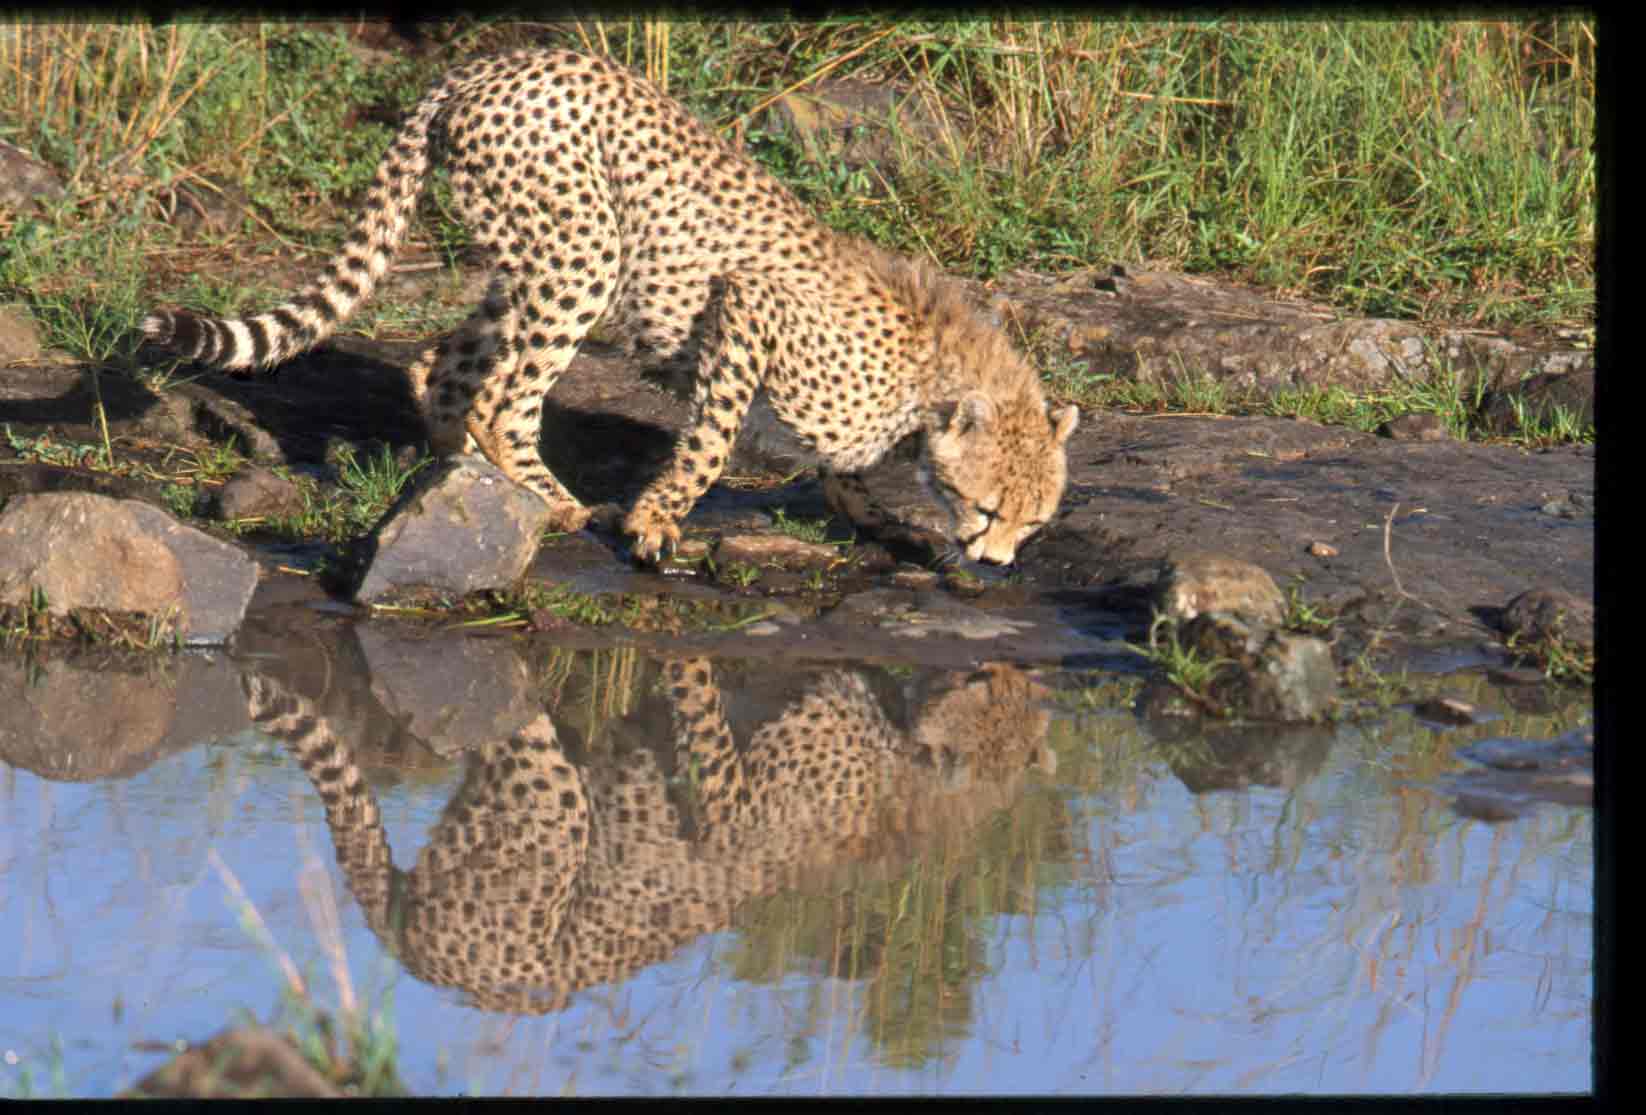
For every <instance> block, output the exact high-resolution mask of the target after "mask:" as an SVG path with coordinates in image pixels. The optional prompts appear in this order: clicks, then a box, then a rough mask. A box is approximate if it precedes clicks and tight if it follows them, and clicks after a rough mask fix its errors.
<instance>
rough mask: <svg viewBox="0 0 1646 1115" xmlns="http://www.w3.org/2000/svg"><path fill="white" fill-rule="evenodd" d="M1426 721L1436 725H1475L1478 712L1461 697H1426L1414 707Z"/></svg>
mask: <svg viewBox="0 0 1646 1115" xmlns="http://www.w3.org/2000/svg"><path fill="white" fill-rule="evenodd" d="M1412 711H1413V712H1414V713H1416V714H1417V715H1418V716H1420V717H1422V718H1423V719H1424V720H1428V721H1432V722H1433V723H1436V724H1453V725H1459V726H1461V725H1464V724H1473V723H1474V722H1475V717H1476V714H1477V712H1478V710H1477V709H1476V708H1475V706H1474V705H1471V704H1470V703H1469V702H1468V701H1465V700H1463V699H1462V698H1461V697H1445V696H1441V697H1426V698H1424V699H1423V700H1421V701H1419V702H1417V703H1416V704H1415V705H1413V706H1412Z"/></svg>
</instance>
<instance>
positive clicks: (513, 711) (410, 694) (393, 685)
mask: <svg viewBox="0 0 1646 1115" xmlns="http://www.w3.org/2000/svg"><path fill="white" fill-rule="evenodd" d="M355 634H356V637H357V638H358V639H359V641H360V649H361V651H362V652H363V654H364V658H365V662H366V667H367V670H368V671H369V675H370V677H371V691H372V695H373V696H374V697H376V698H377V700H378V702H379V703H380V704H381V705H382V706H383V708H384V710H385V711H387V712H388V714H389V715H390V716H391V717H393V718H394V720H395V721H396V722H397V723H399V724H400V725H401V726H402V727H403V728H404V729H405V730H406V731H408V732H410V733H411V734H412V735H413V736H415V737H416V738H417V739H418V740H419V741H421V742H422V743H423V744H425V745H426V746H428V748H429V749H430V750H432V751H434V752H435V753H436V754H437V755H440V756H442V757H445V758H450V757H452V756H454V755H457V754H459V753H460V752H463V751H465V750H468V749H469V748H471V747H474V746H476V745H477V744H478V743H479V742H480V741H483V740H490V739H500V738H507V737H508V736H510V735H513V734H514V733H515V732H516V731H518V730H519V729H520V728H522V727H524V726H525V725H526V724H529V723H530V722H531V721H532V719H533V718H534V717H536V716H537V715H538V714H539V713H541V712H542V707H541V706H540V705H539V704H538V702H537V701H536V700H534V699H533V694H532V679H531V676H530V674H529V672H528V670H527V668H526V663H525V660H524V659H522V658H521V656H520V652H519V650H518V649H517V648H516V646H515V644H514V643H512V642H507V641H503V640H498V639H476V638H467V639H452V638H450V637H438V636H434V637H424V638H420V637H418V636H416V635H407V634H402V633H400V632H397V631H395V630H394V629H393V628H385V627H382V626H380V625H374V624H362V625H360V626H359V628H358V629H357V630H356V632H355Z"/></svg>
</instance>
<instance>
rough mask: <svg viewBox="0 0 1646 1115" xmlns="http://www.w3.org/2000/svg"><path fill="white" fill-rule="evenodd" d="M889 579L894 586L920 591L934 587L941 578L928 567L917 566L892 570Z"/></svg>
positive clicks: (927, 590)
mask: <svg viewBox="0 0 1646 1115" xmlns="http://www.w3.org/2000/svg"><path fill="white" fill-rule="evenodd" d="M889 579H890V581H891V584H892V587H894V588H905V589H913V590H915V591H921V592H929V591H931V590H932V589H935V588H936V587H937V585H938V582H939V581H940V580H941V578H940V577H939V576H938V575H937V574H936V573H934V572H932V571H931V570H930V569H920V568H918V567H911V568H908V569H897V570H895V571H893V573H892V575H891V577H890V578H889Z"/></svg>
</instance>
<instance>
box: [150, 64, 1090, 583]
mask: <svg viewBox="0 0 1646 1115" xmlns="http://www.w3.org/2000/svg"><path fill="white" fill-rule="evenodd" d="M436 151H439V152H442V153H443V157H444V161H445V165H446V166H447V167H448V168H449V170H450V174H451V186H452V195H453V198H454V200H455V202H456V205H457V208H458V210H459V212H460V213H461V214H462V216H463V218H464V219H465V221H467V222H468V224H469V226H470V227H471V229H472V230H473V233H474V236H475V239H476V240H477V241H478V242H479V243H480V244H481V245H483V246H484V247H485V248H486V249H488V251H489V252H490V255H491V257H492V265H493V269H494V270H493V276H492V279H491V282H490V284H489V286H488V289H487V292H486V295H485V297H484V298H483V300H482V301H481V304H480V306H479V307H478V309H476V310H475V312H474V313H473V314H472V315H471V316H470V317H469V318H468V319H467V320H466V321H465V322H464V323H463V324H462V325H460V326H459V327H458V329H457V330H456V331H455V332H454V333H453V334H452V335H451V336H449V337H447V338H445V339H443V340H441V341H440V342H439V343H437V344H435V345H433V346H432V347H430V348H429V349H428V350H427V351H425V352H424V353H423V355H422V356H421V357H420V358H419V359H418V360H417V362H416V363H415V364H414V365H413V366H412V368H411V370H410V376H411V379H412V386H413V390H414V393H415V394H416V396H417V398H418V401H419V405H420V407H421V409H422V411H423V414H424V417H425V420H426V422H427V424H428V432H429V440H430V444H431V446H432V448H433V449H434V451H435V452H436V453H437V454H439V455H442V456H445V455H449V454H452V453H456V452H462V451H474V450H478V451H480V452H481V453H483V454H485V456H486V457H487V458H488V459H489V460H490V461H491V462H492V463H493V464H495V465H496V466H497V467H498V468H500V469H501V470H502V471H503V472H504V473H506V474H507V475H508V476H510V477H511V478H512V479H514V480H515V481H517V482H518V483H520V484H523V485H525V486H526V487H528V488H530V489H532V490H533V491H535V492H537V493H538V494H539V495H541V496H542V497H543V498H544V499H545V500H547V501H548V503H549V504H550V506H551V507H552V508H553V510H554V521H555V525H557V526H558V527H560V528H562V529H576V528H578V527H581V526H583V525H584V524H585V523H586V522H587V520H588V519H589V516H590V514H591V511H590V509H589V508H587V507H585V506H584V505H583V504H582V503H580V502H579V501H578V500H577V498H576V497H575V496H574V495H572V493H571V492H570V491H568V490H567V489H566V487H565V486H564V485H562V484H561V483H560V481H559V480H558V479H556V478H555V476H554V475H553V473H551V472H550V471H549V469H548V468H547V467H546V466H545V465H544V463H543V460H542V458H541V457H540V455H539V453H538V438H539V435H540V425H541V412H542V406H543V399H544V396H545V395H546V394H547V392H548V391H549V389H550V388H551V387H552V386H553V384H554V382H555V380H556V379H558V378H559V376H560V374H561V373H562V372H563V371H565V369H566V367H567V366H568V365H569V364H570V362H571V359H572V356H573V355H574V354H575V352H576V350H577V347H578V344H579V343H580V342H581V341H582V339H583V338H584V336H585V335H586V334H587V333H588V331H589V329H590V328H591V327H592V326H593V325H594V324H595V323H596V322H597V321H601V320H604V321H605V323H606V324H607V326H608V327H610V329H611V332H612V333H614V334H615V335H619V336H621V337H623V338H624V340H625V341H626V343H627V344H628V345H629V347H630V350H631V352H632V353H633V354H634V355H636V356H637V357H640V358H642V359H643V360H644V361H645V362H647V363H649V364H652V365H655V366H660V367H663V368H671V367H672V368H677V369H682V370H685V371H688V372H689V373H691V375H690V379H689V382H691V383H692V385H693V386H692V391H693V404H694V406H693V414H692V417H691V419H690V422H689V424H688V426H687V428H686V429H685V430H684V431H683V432H682V434H681V435H680V438H679V442H678V444H677V446H676V448H675V452H674V455H673V458H672V460H671V461H670V463H669V464H668V465H667V466H666V467H665V469H664V470H663V472H662V474H661V475H660V476H658V477H657V478H656V480H655V481H654V482H653V483H651V484H650V485H649V486H648V487H647V488H646V489H645V491H644V492H643V493H642V494H641V495H640V497H639V498H638V500H637V501H636V503H635V505H634V507H633V509H632V510H631V511H630V512H629V514H628V515H627V517H626V518H625V519H624V521H623V526H624V529H625V530H626V531H627V532H628V533H629V534H630V535H632V536H633V537H634V539H635V543H636V546H635V548H636V552H637V553H638V554H640V555H641V556H644V557H655V556H657V555H659V554H661V553H662V552H663V550H664V549H665V548H666V547H669V546H672V545H673V544H675V543H676V542H677V541H678V540H679V536H680V523H681V521H682V520H683V519H684V518H685V516H686V514H687V513H688V512H689V511H690V510H691V508H692V506H693V505H694V504H695V503H696V501H697V500H698V498H699V497H700V496H702V494H703V493H704V492H705V491H707V490H708V488H709V486H710V485H711V484H713V483H714V481H715V480H716V479H717V478H718V477H719V476H720V474H721V472H722V470H723V469H724V468H725V466H726V461H727V458H728V456H729V454H730V451H731V448H732V444H733V442H734V441H735V440H736V438H737V436H738V433H739V431H740V430H741V429H742V428H743V427H744V426H745V423H746V420H747V421H749V422H752V423H753V424H756V425H761V426H764V427H775V428H777V429H779V430H781V431H782V432H783V433H785V434H786V436H787V437H788V438H789V439H790V441H791V444H793V446H794V447H795V448H796V449H798V450H799V451H800V452H801V453H803V454H805V455H808V456H809V457H810V459H812V460H814V461H815V462H816V463H817V464H818V465H819V466H820V467H821V469H822V474H823V481H824V491H825V495H826V496H827V498H828V500H829V502H830V504H831V506H833V507H834V508H835V509H836V510H839V511H841V512H842V513H844V514H846V515H848V516H849V517H851V518H852V519H853V520H854V521H856V522H858V523H860V524H862V525H863V526H865V527H867V528H870V529H878V528H881V527H884V526H886V525H887V523H888V516H887V514H886V512H885V511H884V510H883V509H881V508H880V507H878V506H877V505H876V504H875V503H874V501H873V500H872V499H871V498H870V497H869V495H868V491H867V488H866V487H865V485H864V484H863V482H862V479H861V475H860V474H861V473H862V472H863V471H864V470H865V469H867V468H868V467H869V466H871V465H873V464H874V463H876V462H877V461H879V460H880V459H881V458H882V457H884V456H885V455H886V453H887V452H888V451H889V450H890V449H891V448H892V446H893V445H895V444H896V443H897V442H898V441H899V440H901V439H902V438H903V437H905V436H906V435H909V434H911V433H915V432H923V433H924V435H925V452H924V455H923V467H922V476H923V477H924V478H925V479H926V481H927V483H928V487H929V489H930V491H931V492H932V494H933V495H934V496H935V497H936V499H937V500H938V501H939V502H940V504H941V505H942V506H943V507H944V508H946V509H947V511H948V512H949V514H950V518H951V534H952V535H953V537H954V538H955V540H956V541H957V542H958V543H959V545H960V547H961V548H962V549H963V550H964V551H965V552H966V554H967V555H968V556H969V557H971V558H972V559H974V560H985V561H991V562H997V563H1006V562H1010V561H1012V560H1013V559H1014V557H1015V555H1016V552H1017V548H1018V547H1019V546H1020V545H1021V544H1022V542H1023V541H1024V539H1025V538H1027V537H1028V536H1029V535H1030V534H1032V533H1033V532H1034V531H1035V530H1036V529H1038V528H1039V527H1040V526H1041V525H1043V524H1044V523H1045V522H1046V521H1047V520H1048V519H1049V518H1050V517H1051V516H1052V514H1053V513H1054V512H1055V511H1056V508H1057V505H1058V502H1059V500H1060V499H1061V497H1062V493H1063V488H1064V483H1065V479H1066V469H1065V460H1064V443H1065V442H1066V441H1067V440H1068V437H1069V435H1070V433H1072V432H1073V430H1074V427H1075V423H1076V421H1077V420H1078V413H1077V411H1076V410H1075V408H1074V407H1072V406H1069V407H1064V408H1062V409H1061V410H1057V411H1055V412H1048V409H1047V405H1046V400H1045V397H1044V395H1043V394H1042V391H1041V387H1040V382H1039V379H1038V376H1037V375H1036V374H1035V372H1034V369H1033V368H1032V367H1031V366H1029V364H1028V363H1027V362H1026V361H1024V359H1023V358H1022V357H1021V356H1020V355H1019V354H1018V353H1017V352H1016V351H1015V350H1014V349H1013V347H1012V346H1011V345H1010V344H1009V343H1008V342H1007V341H1006V339H1005V338H1004V337H1003V336H1002V335H1001V333H1000V331H999V330H998V329H996V328H995V327H993V326H992V325H991V324H989V323H988V322H986V321H984V320H983V319H982V318H980V317H979V316H977V315H976V314H975V313H974V312H973V310H972V309H971V308H970V306H969V305H968V304H967V301H966V298H965V297H964V295H963V294H962V293H961V292H960V290H959V288H958V287H956V286H955V285H954V284H952V283H950V282H949V281H947V280H945V279H944V278H942V277H941V276H940V275H938V274H937V273H936V272H935V271H933V270H931V269H929V268H927V267H925V266H923V265H920V264H916V263H913V262H911V261H909V260H906V259H903V258H900V257H897V256H894V255H891V254H889V253H886V252H883V251H880V250H879V249H877V248H875V247H873V246H872V245H869V244H867V243H865V242H863V241H860V240H856V239H853V238H849V237H844V236H841V235H838V234H836V233H834V232H832V231H830V230H829V229H827V228H826V227H824V226H823V225H822V224H820V223H819V222H818V221H817V219H816V217H815V216H814V215H813V214H812V213H811V212H810V211H809V210H807V209H806V207H805V206H804V205H802V204H801V203H800V202H799V201H798V200H797V199H796V198H795V197H794V196H793V195H792V194H790V193H789V192H788V191H787V190H786V189H784V188H783V186H781V185H780V184H779V183H778V182H777V181H776V180H775V179H773V178H772V177H771V176H770V175H769V174H767V173H766V172H765V171H764V170H763V169H761V168H760V167H759V166H757V165H756V164H754V163H753V162H752V161H750V160H749V159H748V158H747V157H746V156H745V155H743V154H742V153H741V152H739V151H737V150H735V149H733V148H732V147H731V146H729V145H728V144H727V143H725V142H724V141H722V140H721V139H720V138H719V137H717V136H716V135H714V134H713V133H712V132H711V131H710V130H708V129H707V128H705V127H704V126H703V125H702V124H701V123H699V122H698V121H697V120H696V119H694V118H693V117H692V116H691V115H690V114H688V113H687V112H686V111H685V110H684V109H683V108H682V107H681V106H680V105H679V104H678V103H676V102H675V101H674V100H672V99H670V98H669V97H667V96H665V95H663V94H662V93H661V92H659V91H658V90H657V89H656V88H654V87H653V86H652V85H650V84H648V83H647V82H646V81H644V80H643V79H641V78H640V77H638V76H636V75H634V74H632V73H630V72H629V71H628V70H626V69H623V68H622V67H620V66H617V65H615V64H613V63H612V62H610V61H607V60H605V59H602V58H596V57H588V56H584V55H579V54H574V53H569V52H565V51H525V52H519V53H515V54H509V55H505V56H502V57H498V58H493V59H487V60H483V61H478V62H474V63H471V64H469V65H466V66H462V67H460V68H458V69H455V70H453V71H452V72H451V73H450V74H448V75H447V76H446V77H445V78H444V80H442V81H441V82H440V83H439V84H438V85H436V86H435V87H434V88H433V89H432V90H431V91H430V92H429V93H428V94H427V95H426V96H425V97H424V99H423V100H422V101H421V102H420V103H419V104H418V105H417V107H416V108H415V109H414V110H413V111H412V113H411V115H410V116H409V117H408V118H407V120H406V122H405V124H404V125H402V127H401V129H400V131H399V133H398V135H397V136H396V137H395V139H394V141H393V143H392V144H391V145H390V147H389V149H388V152H387V154H386V155H385V156H384V158H383V161H382V163H381V165H380V166H379V167H378V170H377V175H376V177H375V179H374V180H373V183H372V186H371V188H370V190H369V192H368V193H367V196H366V203H365V209H364V212H363V213H362V214H361V216H360V218H359V220H358V222H357V224H356V225H355V228H354V230H353V231H352V232H351V233H350V234H349V237H348V241H347V243H346V244H345V245H344V248H343V251H342V253H341V254H340V255H339V256H338V257H337V258H336V259H335V260H334V261H333V262H332V263H331V264H330V265H329V267H328V268H327V269H326V270H325V271H324V272H323V273H322V274H321V275H320V277H319V278H317V279H316V280H315V281H313V282H312V283H310V284H309V285H308V286H307V287H305V288H303V289H302V291H300V292H299V293H298V294H296V295H295V296H294V297H293V298H292V299H291V300H290V301H288V302H286V303H285V304H283V305H281V306H278V307H276V308H275V309H273V310H270V311H268V312H267V313H262V314H256V315H253V316H249V317H243V318H232V319H222V318H212V317H207V316H203V315H200V314H195V313H191V312H188V311H184V310H158V311H156V312H154V313H152V314H150V315H149V316H148V317H147V318H145V320H144V322H143V330H144V333H145V335H146V336H147V338H148V339H149V340H150V341H151V342H153V343H155V344H157V345H160V346H163V347H166V348H169V349H171V350H172V351H174V352H176V353H178V354H180V355H182V356H185V357H188V358H192V359H194V360H198V361H200V362H203V363H206V364H211V365H215V366H217V367H221V368H251V367H268V366H271V365H274V364H278V363H280V362H281V361H283V360H287V359H289V358H291V357H292V356H295V355H296V354H298V353H300V352H302V351H304V350H306V349H308V348H310V347H312V346H313V345H315V344H316V343H318V342H319V341H321V340H322V339H324V338H325V337H326V336H328V335H329V334H331V333H332V332H333V331H334V330H335V329H336V328H337V327H338V325H339V324H340V323H341V322H343V321H344V320H345V319H346V318H347V317H348V316H349V315H350V314H352V313H353V312H354V311H355V310H356V309H357V308H358V307H359V305H360V304H361V303H362V302H363V301H364V300H365V299H366V297H368V296H369V295H370V294H371V292H372V290H373V288H374V287H375V286H376V284H377V282H378V281H379V280H380V279H381V278H382V277H383V275H384V273H385V272H386V271H387V268H388V265H389V261H390V258H391V257H392V255H393V254H394V252H395V250H396V248H397V247H398V245H399V244H400V242H401V241H402V240H403V239H404V237H405V234H406V229H407V226H408V223H409V221H410V219H411V216H412V212H413V209H414V207H415V204H416V200H417V196H418V194H419V192H420V191H421V188H422V185H423V181H424V179H425V178H426V177H427V175H428V172H429V169H430V167H431V165H432V161H433V160H434V158H435V157H436V155H435V152H436ZM751 408H754V415H753V416H752V418H751V414H750V412H751Z"/></svg>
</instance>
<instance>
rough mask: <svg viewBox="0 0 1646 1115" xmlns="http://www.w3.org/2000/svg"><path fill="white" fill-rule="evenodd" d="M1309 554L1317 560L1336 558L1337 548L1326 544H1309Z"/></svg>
mask: <svg viewBox="0 0 1646 1115" xmlns="http://www.w3.org/2000/svg"><path fill="white" fill-rule="evenodd" d="M1309 553H1310V554H1312V555H1314V556H1315V557H1317V558H1329V557H1336V556H1337V547H1336V546H1333V545H1331V544H1330V543H1327V542H1311V543H1309Z"/></svg>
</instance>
